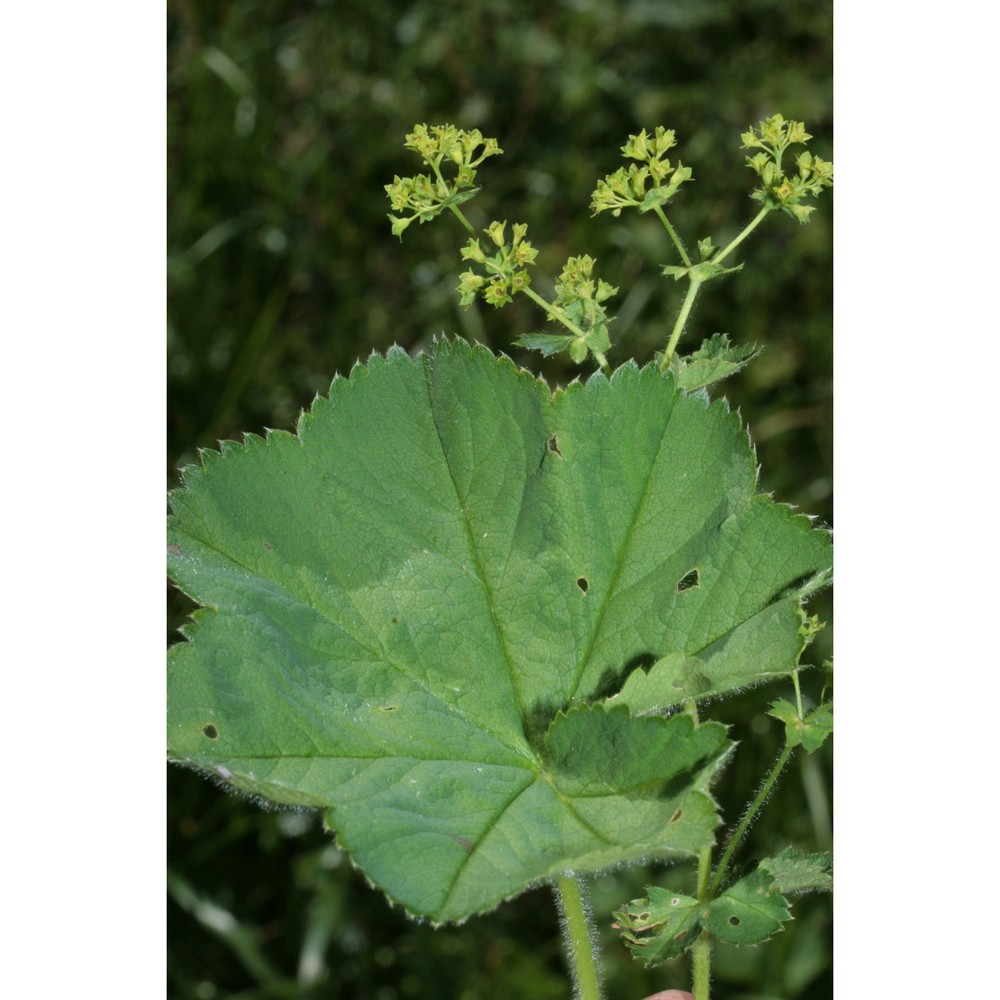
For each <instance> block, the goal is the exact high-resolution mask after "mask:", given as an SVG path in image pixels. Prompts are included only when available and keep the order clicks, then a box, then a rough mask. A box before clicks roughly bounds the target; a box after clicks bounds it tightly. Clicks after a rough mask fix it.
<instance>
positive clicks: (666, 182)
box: [590, 125, 691, 216]
mask: <svg viewBox="0 0 1000 1000" xmlns="http://www.w3.org/2000/svg"><path fill="white" fill-rule="evenodd" d="M676 145H677V141H676V139H675V137H674V132H673V130H672V129H665V128H663V126H662V125H660V126H657V128H656V132H655V133H654V134H653V135H652V136H650V135H647V134H646V130H645V129H643V130H642V131H641V132H640V133H639V134H638V135H630V136H629V137H628V142H627V143H625V145H624V146H622V148H621V151H622V156H624V157H627V158H628V159H631V160H638V161H639V162H640V163H645V166H641V167H640V166H637V165H636V164H634V163H632V164H629V167H628V169H627V170H626V169H625V167H620V168H619V169H618V170H616V171H615V172H614V173H613V174H608V175H607V177H605V178H604V180H601V181H598V182H597V187H596V189H595V190H594V192H593V194H592V195H591V196H590V197H591V202H590V210H591V212H592V213H593V214H594V215H597V213H598V212H606V211H610V212H611V213H612V214H613V215H615V216H618V215H621V213H622V209H623V208H629V207H631V206H634V207H636V208H638V209H639V211H640V212H649V211H651V210H652V209H654V208H655V207H657V206H659V205H663V204H666V202H668V201H669V200H670V199H671V198H672V197H673V196H674V195H675V194H676V193H677V191H678V190H679V188H680V186H681V185H682V184H683V183H684V182H685V181H689V180H691V168H690V167H685V166H684V164H682V163H681V162H680V161H679V160H678V162H677V166H676V167H673V166H671V164H670V161H669V160H666V159H664V156H665V155H666V153H667V151H668V150H669V149H671V148H673V147H674V146H676ZM650 181H652V184H653V186H652V188H650V189H649V190H648V191H647V185H648V184H649V182H650Z"/></svg>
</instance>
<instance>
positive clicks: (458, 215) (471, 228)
mask: <svg viewBox="0 0 1000 1000" xmlns="http://www.w3.org/2000/svg"><path fill="white" fill-rule="evenodd" d="M438 176H440V174H439V175H438ZM448 207H449V208H450V209H451V210H452V212H454V214H455V217H456V218H457V219H458V221H459V222H461V223H462V225H463V226H465V228H466V229H467V230H468V231H469V232H470V233H471V234H472V235H473V236H476V235H477V233H476V228H475V226H473V224H472V223H471V222H469V220H468V219H467V218H466V217H465V213H464V212H463V211H462V210H461V209H460V208H459V207H458V205H449V206H448Z"/></svg>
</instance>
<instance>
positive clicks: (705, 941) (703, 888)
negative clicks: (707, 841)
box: [691, 847, 712, 1000]
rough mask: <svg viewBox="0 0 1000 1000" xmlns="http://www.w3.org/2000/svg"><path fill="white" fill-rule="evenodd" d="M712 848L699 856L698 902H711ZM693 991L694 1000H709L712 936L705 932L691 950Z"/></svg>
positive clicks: (705, 849)
mask: <svg viewBox="0 0 1000 1000" xmlns="http://www.w3.org/2000/svg"><path fill="white" fill-rule="evenodd" d="M711 877H712V848H711V847H706V848H704V850H702V851H701V852H700V853H699V854H698V902H699V903H703V904H706V905H707V904H708V903H709V902H711V899H712V896H711V886H710V885H709V880H710V879H711ZM691 959H692V969H691V978H692V991H693V993H694V1000H709V998H708V982H709V976H710V972H711V965H712V936H711V935H710V934H709V933H708V932H707V931H703V932H702V933H701V934H700V935H699V937H698V940H697V941H695V943H694V945H693V946H692V948H691Z"/></svg>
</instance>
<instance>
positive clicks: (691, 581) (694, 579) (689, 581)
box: [677, 569, 698, 594]
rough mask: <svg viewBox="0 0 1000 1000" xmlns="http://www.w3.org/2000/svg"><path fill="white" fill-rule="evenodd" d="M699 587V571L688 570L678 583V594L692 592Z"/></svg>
mask: <svg viewBox="0 0 1000 1000" xmlns="http://www.w3.org/2000/svg"><path fill="white" fill-rule="evenodd" d="M697 586H698V570H697V569H691V570H688V571H687V572H686V573H685V574H684V575H683V576H682V577H681V578H680V579H679V580H678V581H677V593H678V594H680V593H683V592H684V591H685V590H690V589H691V588H692V587H697Z"/></svg>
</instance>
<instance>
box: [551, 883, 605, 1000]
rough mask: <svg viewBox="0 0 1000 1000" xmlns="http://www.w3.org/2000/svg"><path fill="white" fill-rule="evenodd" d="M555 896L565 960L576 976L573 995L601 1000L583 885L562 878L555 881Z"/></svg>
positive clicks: (599, 980) (586, 999) (591, 930)
mask: <svg viewBox="0 0 1000 1000" xmlns="http://www.w3.org/2000/svg"><path fill="white" fill-rule="evenodd" d="M556 896H557V899H558V901H559V910H560V912H561V913H562V918H563V920H562V924H563V938H564V940H565V942H566V952H567V956H566V957H567V959H568V961H569V966H570V973H571V974H572V976H573V984H574V994H573V995H574V997H575V998H576V1000H601V997H602V996H603V993H602V991H601V977H600V973H599V972H598V969H597V959H596V947H595V944H594V938H593V929H592V927H591V922H590V918H589V916H588V914H587V909H586V906H585V905H584V901H583V892H582V890H581V886H580V883H579V882H578V881H577V879H576V878H574V877H573V876H572V875H560V876H559V877H558V878H557V879H556Z"/></svg>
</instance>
